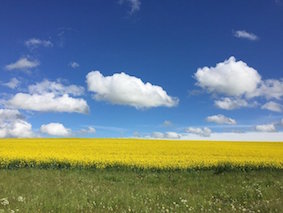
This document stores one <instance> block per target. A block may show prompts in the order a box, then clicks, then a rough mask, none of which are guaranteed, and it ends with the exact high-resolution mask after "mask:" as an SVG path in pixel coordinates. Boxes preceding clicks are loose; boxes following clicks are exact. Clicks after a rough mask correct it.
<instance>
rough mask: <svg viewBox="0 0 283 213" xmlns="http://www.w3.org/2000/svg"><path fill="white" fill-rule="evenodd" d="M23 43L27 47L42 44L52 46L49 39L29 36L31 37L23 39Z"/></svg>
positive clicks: (35, 46)
mask: <svg viewBox="0 0 283 213" xmlns="http://www.w3.org/2000/svg"><path fill="white" fill-rule="evenodd" d="M25 45H26V46H27V47H29V48H37V47H39V46H43V47H52V46H53V44H52V42H51V41H48V40H41V39H37V38H31V39H29V40H27V41H25Z"/></svg>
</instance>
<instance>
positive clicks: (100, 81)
mask: <svg viewBox="0 0 283 213" xmlns="http://www.w3.org/2000/svg"><path fill="white" fill-rule="evenodd" d="M86 82H87V85H88V90H89V91H92V92H94V93H95V94H94V99H96V100H98V101H108V102H110V103H112V104H119V105H129V106H133V107H135V108H137V109H140V108H151V107H159V106H166V107H173V106H176V105H177V104H178V102H179V100H178V98H174V97H170V96H168V95H167V93H166V91H164V90H163V88H162V87H160V86H155V85H152V84H151V83H143V82H142V80H141V79H139V78H136V77H134V76H130V75H127V74H125V73H123V72H122V73H116V74H114V75H112V76H106V77H105V76H103V75H102V74H101V73H100V72H99V71H92V72H90V73H88V74H87V76H86Z"/></svg>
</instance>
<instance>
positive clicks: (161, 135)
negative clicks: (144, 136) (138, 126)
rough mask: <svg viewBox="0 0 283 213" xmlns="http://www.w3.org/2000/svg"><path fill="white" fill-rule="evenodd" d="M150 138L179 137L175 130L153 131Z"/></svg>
mask: <svg viewBox="0 0 283 213" xmlns="http://www.w3.org/2000/svg"><path fill="white" fill-rule="evenodd" d="M151 137H152V138H159V139H179V138H180V137H181V135H180V134H178V133H177V132H165V133H162V132H153V133H152V134H151Z"/></svg>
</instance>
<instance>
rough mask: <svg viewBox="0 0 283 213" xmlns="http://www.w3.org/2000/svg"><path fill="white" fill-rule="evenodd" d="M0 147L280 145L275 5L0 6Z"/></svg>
mask: <svg viewBox="0 0 283 213" xmlns="http://www.w3.org/2000/svg"><path fill="white" fill-rule="evenodd" d="M0 20H1V22H0V29H1V34H0V42H1V48H0V95H1V96H0V97H1V98H0V137H21V136H22V137H133V136H134V137H137V136H139V137H157V138H181V139H218V138H220V139H231V138H235V139H245V138H247V139H249V140H250V139H251V138H253V139H255V140H256V139H262V138H263V139H266V140H278V138H279V139H280V138H281V140H282V138H283V133H282V130H283V128H282V127H283V120H282V119H283V101H282V98H283V63H282V57H283V2H282V1H279V0H277V1H271V0H270V1H267V0H266V1H255V0H248V1H238V0H237V1H226V0H225V1H224V0H223V1H188V0H180V1H169V0H156V1H143V0H120V1H119V0H113V1H112V0H109V1H96V0H92V1H71V0H68V1H13V0H12V1H2V2H1V7H0Z"/></svg>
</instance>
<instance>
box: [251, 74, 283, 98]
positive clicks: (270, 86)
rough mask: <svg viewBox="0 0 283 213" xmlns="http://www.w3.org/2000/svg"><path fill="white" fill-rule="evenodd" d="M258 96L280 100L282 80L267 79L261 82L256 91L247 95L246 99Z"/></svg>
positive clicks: (282, 90) (282, 91)
mask: <svg viewBox="0 0 283 213" xmlns="http://www.w3.org/2000/svg"><path fill="white" fill-rule="evenodd" d="M258 96H263V97H265V98H266V99H272V98H274V99H277V100H280V99H281V97H283V79H281V80H275V79H268V80H265V81H262V82H261V83H260V85H259V87H258V88H257V89H256V90H254V91H253V92H251V93H249V94H248V98H253V97H258Z"/></svg>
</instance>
